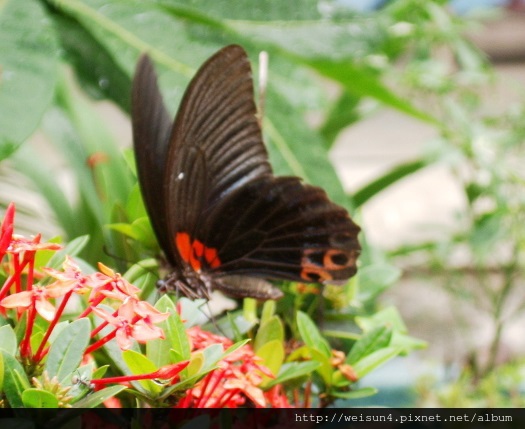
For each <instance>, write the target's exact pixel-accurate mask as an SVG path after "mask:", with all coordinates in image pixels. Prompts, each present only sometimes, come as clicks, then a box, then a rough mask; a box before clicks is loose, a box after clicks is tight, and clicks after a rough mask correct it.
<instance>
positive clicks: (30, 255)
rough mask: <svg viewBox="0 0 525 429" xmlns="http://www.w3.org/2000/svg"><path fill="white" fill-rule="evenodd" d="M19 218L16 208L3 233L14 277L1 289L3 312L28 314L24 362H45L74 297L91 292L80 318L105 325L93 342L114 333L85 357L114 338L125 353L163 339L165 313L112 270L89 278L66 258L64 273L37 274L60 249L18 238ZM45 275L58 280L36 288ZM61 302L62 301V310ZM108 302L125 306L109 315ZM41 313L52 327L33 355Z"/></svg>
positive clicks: (2, 251)
mask: <svg viewBox="0 0 525 429" xmlns="http://www.w3.org/2000/svg"><path fill="white" fill-rule="evenodd" d="M14 213H15V208H14V205H13V204H11V205H10V206H9V208H8V210H7V212H6V215H5V217H4V220H3V222H2V225H1V230H0V231H1V235H0V256H1V257H2V258H3V257H4V256H5V255H8V256H9V257H10V264H9V268H10V269H9V271H10V276H8V278H7V280H6V281H5V283H4V285H3V286H2V288H1V289H0V311H2V312H3V314H4V315H5V314H6V310H7V309H16V311H17V317H18V318H20V317H21V315H22V314H23V313H24V312H27V327H26V332H25V335H24V339H23V340H22V342H21V343H20V356H21V357H22V358H23V359H25V360H29V361H31V362H32V363H35V364H37V363H38V362H40V361H41V360H42V359H43V358H44V357H45V355H46V354H47V352H48V348H46V347H47V343H48V340H49V337H50V335H51V334H52V332H53V330H54V328H55V326H56V324H57V323H58V322H59V320H60V317H61V316H62V314H63V312H64V309H65V308H66V306H67V304H68V302H70V299H71V297H72V296H73V295H74V294H76V295H84V294H86V293H88V292H89V293H90V296H89V298H88V303H89V306H88V307H87V308H86V310H85V311H84V312H83V313H82V314H81V315H80V316H78V317H79V318H82V317H86V316H87V315H88V314H90V313H91V312H93V313H94V314H96V315H97V316H98V317H100V318H101V319H102V320H103V322H102V323H101V324H100V325H99V326H98V327H97V328H95V329H94V330H93V331H92V333H91V337H92V338H93V337H95V336H96V335H97V334H98V333H99V332H100V331H101V330H102V329H104V328H105V327H106V326H108V325H112V326H113V328H114V329H113V330H112V331H111V332H110V333H109V334H107V335H105V336H104V337H102V338H100V339H99V340H98V341H96V342H94V343H93V344H91V345H90V346H89V347H88V348H87V349H86V351H85V354H86V355H87V354H89V353H91V352H93V351H94V350H96V349H98V348H99V347H101V346H102V345H104V344H105V343H107V342H108V341H110V340H111V339H113V338H115V337H116V339H117V343H118V344H119V346H120V347H121V349H123V350H126V349H128V348H129V347H130V346H131V344H132V341H133V340H137V341H138V342H141V343H143V342H146V341H149V340H151V339H154V338H163V337H164V333H163V332H162V329H160V328H159V327H157V326H155V323H158V322H161V321H163V320H165V319H166V318H167V317H169V313H161V312H159V311H158V310H157V309H155V308H154V307H153V306H152V305H150V304H148V303H147V302H145V301H141V300H140V299H139V298H138V293H139V292H140V289H138V288H137V287H135V286H133V285H132V284H130V283H129V282H128V281H127V280H125V279H124V278H123V277H121V276H120V274H117V273H115V272H114V271H112V270H111V269H109V268H108V267H106V266H104V265H102V264H99V269H100V272H96V273H94V274H89V275H86V274H83V273H82V271H81V270H80V267H79V266H78V265H77V264H76V263H75V262H74V261H73V259H72V258H70V257H66V259H65V262H64V264H63V269H62V270H55V269H52V268H43V269H42V272H39V273H38V272H37V271H36V270H35V267H34V261H35V254H36V252H37V251H39V250H59V249H60V248H61V246H60V245H58V244H55V243H40V236H39V235H38V236H36V237H34V238H33V239H27V238H24V237H19V236H16V235H13V221H14ZM45 275H47V276H49V277H51V278H52V279H54V280H55V281H54V282H52V283H50V284H45V285H38V284H34V279H35V276H37V277H39V278H42V277H45ZM57 298H61V301H60V304H59V305H58V308H57V307H56V301H57ZM105 299H113V300H117V301H120V302H122V304H121V305H120V306H119V308H118V310H116V311H115V312H114V313H113V314H109V313H107V312H106V311H104V310H102V309H101V308H99V307H98V305H99V304H100V303H101V302H102V301H103V300H105ZM54 301H55V302H54ZM37 314H38V315H40V317H42V318H43V319H45V320H47V321H48V322H49V328H48V329H47V330H46V333H45V335H44V338H43V339H42V341H41V343H40V345H39V347H38V348H37V350H36V352H34V353H33V350H32V349H31V345H30V338H31V334H32V332H33V327H34V324H35V319H36V316H37Z"/></svg>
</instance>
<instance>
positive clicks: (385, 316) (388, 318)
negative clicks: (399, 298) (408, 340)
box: [355, 306, 408, 334]
mask: <svg viewBox="0 0 525 429" xmlns="http://www.w3.org/2000/svg"><path fill="white" fill-rule="evenodd" d="M355 320H356V323H357V324H358V325H359V326H360V327H361V329H363V331H369V330H371V329H373V328H375V327H376V326H388V327H390V328H392V330H393V331H394V332H399V333H402V334H406V333H407V332H408V330H407V327H406V325H405V323H404V322H403V319H402V318H401V315H400V314H399V312H398V310H397V309H396V308H395V307H393V306H390V307H386V308H384V309H383V310H381V311H378V312H377V313H375V314H374V315H373V316H370V317H356V318H355Z"/></svg>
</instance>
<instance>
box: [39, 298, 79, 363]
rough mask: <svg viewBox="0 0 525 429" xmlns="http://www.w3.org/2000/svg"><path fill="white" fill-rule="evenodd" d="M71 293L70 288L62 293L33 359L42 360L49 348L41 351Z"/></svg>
mask: <svg viewBox="0 0 525 429" xmlns="http://www.w3.org/2000/svg"><path fill="white" fill-rule="evenodd" d="M72 294H73V289H71V290H70V291H69V292H68V293H67V294H66V295H64V298H63V299H62V302H61V303H60V306H59V307H58V309H57V311H56V313H55V317H54V318H53V320H52V321H51V323H50V324H49V327H48V328H47V331H46V334H45V335H44V338H43V339H42V342H41V343H40V346H39V347H38V350H37V352H36V354H35V361H36V362H40V361H41V360H42V358H43V357H44V356H45V355H46V353H47V350H49V349H46V350H45V352H46V353H43V352H44V347H45V346H46V343H47V340H48V339H49V336H50V335H51V333H52V332H53V329H55V326H56V324H57V323H58V321H59V320H60V317H61V316H62V313H63V312H64V308H66V304H67V303H68V301H69V298H71V295H72Z"/></svg>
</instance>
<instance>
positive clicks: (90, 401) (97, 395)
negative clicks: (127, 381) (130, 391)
mask: <svg viewBox="0 0 525 429" xmlns="http://www.w3.org/2000/svg"><path fill="white" fill-rule="evenodd" d="M125 389H126V386H110V387H107V388H105V389H102V390H99V391H98V392H94V393H92V394H91V395H88V396H86V397H85V398H84V399H81V400H80V401H78V402H76V403H75V404H73V408H95V407H97V406H99V405H100V404H102V402H104V401H105V400H106V399H109V398H112V397H113V396H116V395H118V394H119V393H120V392H122V391H123V390H125Z"/></svg>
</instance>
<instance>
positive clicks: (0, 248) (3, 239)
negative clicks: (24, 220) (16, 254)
mask: <svg viewBox="0 0 525 429" xmlns="http://www.w3.org/2000/svg"><path fill="white" fill-rule="evenodd" d="M14 219H15V205H14V203H11V204H9V206H8V207H7V210H6V212H5V215H4V219H3V220H2V225H1V226H0V261H1V260H2V258H3V257H4V255H5V254H6V252H7V248H8V247H9V244H10V243H11V239H12V237H13V223H14Z"/></svg>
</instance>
